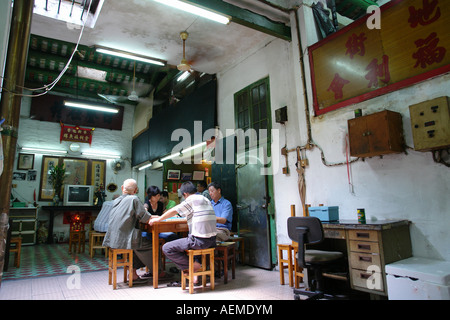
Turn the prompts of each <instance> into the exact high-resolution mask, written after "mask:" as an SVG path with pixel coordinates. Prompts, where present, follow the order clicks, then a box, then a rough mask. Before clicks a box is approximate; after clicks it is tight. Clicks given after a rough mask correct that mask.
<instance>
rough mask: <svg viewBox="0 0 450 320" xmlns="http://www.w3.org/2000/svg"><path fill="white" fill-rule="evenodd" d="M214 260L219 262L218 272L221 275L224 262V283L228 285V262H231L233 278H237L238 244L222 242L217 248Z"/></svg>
mask: <svg viewBox="0 0 450 320" xmlns="http://www.w3.org/2000/svg"><path fill="white" fill-rule="evenodd" d="M215 252H216V255H215V256H214V260H215V261H218V264H217V271H218V274H219V275H220V268H221V262H223V275H224V279H223V283H224V284H227V283H228V261H231V278H232V279H234V278H235V273H236V272H235V269H236V244H235V243H234V242H220V243H219V244H218V245H217V246H216V250H215Z"/></svg>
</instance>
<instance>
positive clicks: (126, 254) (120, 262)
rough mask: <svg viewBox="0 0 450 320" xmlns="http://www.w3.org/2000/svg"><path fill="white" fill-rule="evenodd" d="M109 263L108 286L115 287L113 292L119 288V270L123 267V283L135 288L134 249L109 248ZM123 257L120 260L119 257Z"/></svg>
mask: <svg viewBox="0 0 450 320" xmlns="http://www.w3.org/2000/svg"><path fill="white" fill-rule="evenodd" d="M108 251H109V261H108V284H112V285H113V290H115V289H116V288H117V268H118V267H123V282H125V283H126V282H127V271H129V275H128V286H129V287H130V288H131V287H132V286H133V250H132V249H113V248H109V250H108ZM119 255H122V258H121V259H119V258H118V256H119Z"/></svg>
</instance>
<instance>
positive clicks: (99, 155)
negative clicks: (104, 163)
mask: <svg viewBox="0 0 450 320" xmlns="http://www.w3.org/2000/svg"><path fill="white" fill-rule="evenodd" d="M81 154H82V155H83V156H88V157H97V158H106V159H120V155H117V154H108V153H100V152H98V153H97V152H82V153H81Z"/></svg>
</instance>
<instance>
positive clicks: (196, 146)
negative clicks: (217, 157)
mask: <svg viewBox="0 0 450 320" xmlns="http://www.w3.org/2000/svg"><path fill="white" fill-rule="evenodd" d="M203 146H206V142H202V143H199V144H196V145H195V146H192V147H189V148H186V149H183V150H182V152H183V153H184V152H189V151H191V150H194V149H197V148H200V147H203Z"/></svg>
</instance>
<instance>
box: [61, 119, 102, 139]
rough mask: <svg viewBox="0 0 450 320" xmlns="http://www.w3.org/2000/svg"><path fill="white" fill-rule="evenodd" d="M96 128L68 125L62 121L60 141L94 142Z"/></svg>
mask: <svg viewBox="0 0 450 320" xmlns="http://www.w3.org/2000/svg"><path fill="white" fill-rule="evenodd" d="M94 130H95V128H92V129H87V128H81V127H79V126H66V125H65V124H64V123H62V122H61V135H60V136H59V141H60V142H62V141H73V142H81V143H89V145H90V144H91V143H92V134H93V133H94Z"/></svg>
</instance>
